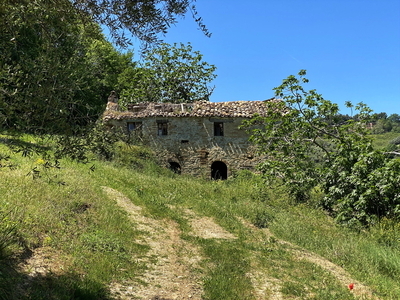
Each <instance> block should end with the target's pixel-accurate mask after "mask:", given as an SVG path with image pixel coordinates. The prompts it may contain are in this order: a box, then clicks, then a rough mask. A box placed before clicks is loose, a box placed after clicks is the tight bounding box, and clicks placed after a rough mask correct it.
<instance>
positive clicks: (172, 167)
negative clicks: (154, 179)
mask: <svg viewBox="0 0 400 300" xmlns="http://www.w3.org/2000/svg"><path fill="white" fill-rule="evenodd" d="M169 169H170V170H171V171H172V172H174V173H176V174H181V165H180V164H178V163H177V162H174V161H170V162H169Z"/></svg>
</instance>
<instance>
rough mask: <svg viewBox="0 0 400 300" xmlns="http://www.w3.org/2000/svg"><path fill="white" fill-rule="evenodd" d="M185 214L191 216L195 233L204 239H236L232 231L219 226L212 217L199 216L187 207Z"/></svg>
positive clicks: (191, 223)
mask: <svg viewBox="0 0 400 300" xmlns="http://www.w3.org/2000/svg"><path fill="white" fill-rule="evenodd" d="M185 214H186V215H188V216H190V225H191V226H192V230H193V233H192V234H193V235H194V236H197V237H201V238H204V239H236V238H237V237H236V236H234V235H233V234H232V233H230V232H228V231H226V230H225V229H224V228H222V227H221V226H219V225H218V224H217V223H215V222H214V220H213V219H212V218H210V217H201V218H200V217H198V216H197V215H196V214H195V213H194V212H193V211H191V210H190V209H185Z"/></svg>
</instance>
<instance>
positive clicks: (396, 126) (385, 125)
mask: <svg viewBox="0 0 400 300" xmlns="http://www.w3.org/2000/svg"><path fill="white" fill-rule="evenodd" d="M359 119H360V116H359V115H358V114H356V115H354V116H349V115H343V114H338V115H337V120H338V121H339V122H341V123H343V124H344V123H346V121H349V120H354V121H358V120H359ZM368 128H369V129H371V133H373V134H382V133H385V132H399V133H400V115H399V114H391V115H389V116H388V114H387V113H385V112H381V113H374V114H371V116H370V118H369V124H368Z"/></svg>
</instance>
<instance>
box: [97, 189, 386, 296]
mask: <svg viewBox="0 0 400 300" xmlns="http://www.w3.org/2000/svg"><path fill="white" fill-rule="evenodd" d="M103 189H104V191H105V192H106V193H107V194H108V196H109V197H110V198H111V199H114V200H115V201H116V202H117V204H118V205H119V206H120V207H121V208H123V209H125V210H126V211H127V213H128V214H129V218H130V219H131V221H132V222H134V223H135V224H136V226H138V229H140V230H143V231H146V232H148V235H146V237H145V238H144V240H143V241H139V242H143V243H145V244H147V245H149V246H150V247H151V250H150V251H149V253H148V254H147V256H148V257H149V258H151V257H152V258H154V257H156V258H157V259H156V261H155V262H154V261H153V260H151V259H148V261H147V263H148V264H149V269H148V271H147V272H146V273H145V274H144V278H143V280H144V282H146V285H145V286H136V287H128V289H127V288H126V287H124V288H122V285H121V284H114V286H113V289H114V290H115V291H116V290H119V294H120V297H121V298H120V299H131V298H130V297H132V296H134V297H137V298H139V299H144V300H148V299H152V300H156V299H168V300H169V299H174V300H175V299H176V300H183V299H202V298H201V295H202V292H203V289H202V279H201V277H200V275H199V272H196V271H195V270H196V269H198V268H200V267H199V262H200V260H201V259H202V253H201V250H200V249H198V248H197V247H196V246H194V245H193V244H190V243H188V242H186V241H184V240H182V239H181V238H180V234H181V232H180V230H179V226H178V224H176V223H175V222H174V221H171V220H155V219H152V218H148V217H145V216H143V215H142V214H141V210H142V209H141V207H138V206H136V205H134V204H133V203H132V201H131V200H130V199H129V198H127V197H126V196H124V195H123V194H122V193H120V192H118V191H116V190H114V189H112V188H109V187H103ZM184 213H185V215H186V216H187V217H188V218H189V219H190V220H191V227H192V234H193V235H195V236H200V237H202V238H219V239H234V238H236V237H235V236H234V235H232V234H231V233H229V232H228V231H226V230H224V229H223V228H222V227H221V226H219V225H218V224H216V223H215V222H214V221H213V219H212V218H208V217H199V216H197V215H196V214H195V213H194V212H193V211H191V210H188V209H187V210H185V211H184ZM245 225H246V226H247V227H250V228H251V229H252V230H256V231H257V230H261V231H263V233H264V234H265V237H266V238H267V237H270V236H272V234H271V233H270V232H269V230H268V229H259V228H257V227H255V226H253V225H251V224H245ZM278 242H279V243H282V244H286V245H288V246H289V249H290V251H292V252H293V254H294V255H295V256H296V257H297V258H298V259H304V260H307V261H309V262H311V263H314V264H316V265H318V266H320V267H322V268H323V269H325V270H326V271H328V272H330V273H331V274H332V275H334V276H335V277H336V278H337V279H338V280H339V282H341V283H342V284H343V285H347V284H348V283H351V282H352V283H354V285H355V289H354V290H353V293H354V296H356V298H360V299H374V300H378V298H377V297H375V296H373V295H372V291H371V290H370V288H369V287H367V286H365V285H364V284H362V283H361V282H359V281H357V280H355V279H354V278H352V277H351V276H350V274H348V273H347V272H346V271H345V270H344V269H343V268H342V267H340V266H338V265H335V264H333V263H332V262H330V261H328V260H326V259H324V258H323V257H320V256H319V255H316V254H314V253H312V252H309V251H307V250H304V249H301V248H299V247H297V246H295V245H292V244H290V243H288V242H286V241H282V240H278ZM249 276H250V277H251V280H252V282H253V285H254V294H255V296H256V297H258V299H266V298H265V295H268V299H284V298H283V296H282V294H281V293H280V291H279V290H280V285H281V282H279V280H277V279H274V278H268V277H265V276H263V274H262V272H259V271H257V270H255V271H254V272H252V273H251V274H250V273H249ZM123 290H125V291H128V292H125V293H124V292H123Z"/></svg>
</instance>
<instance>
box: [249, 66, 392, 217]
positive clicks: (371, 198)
mask: <svg viewBox="0 0 400 300" xmlns="http://www.w3.org/2000/svg"><path fill="white" fill-rule="evenodd" d="M305 75H306V71H305V70H302V71H300V72H299V76H298V77H296V76H293V75H291V76H289V77H288V78H287V79H285V80H283V83H282V85H280V86H279V87H277V88H275V89H274V90H275V94H276V97H277V98H279V99H282V101H278V102H276V101H274V102H269V103H267V104H266V105H267V106H268V108H269V115H268V116H267V117H260V116H256V117H255V118H253V119H252V120H251V121H249V122H247V123H246V124H245V126H253V125H257V128H256V129H252V136H251V140H252V141H253V142H254V143H255V144H257V145H258V146H259V150H260V151H261V153H263V154H265V155H266V156H267V159H266V160H265V162H263V163H262V164H261V166H260V168H261V170H262V171H263V173H264V175H266V177H267V178H268V179H275V178H276V177H278V178H280V179H281V180H282V183H283V185H284V186H285V187H286V189H287V190H288V192H289V193H290V194H291V195H292V196H293V198H295V199H296V200H297V201H307V200H308V198H309V195H310V192H311V190H312V189H313V188H315V187H319V188H321V189H322V191H323V192H324V194H325V197H324V199H323V200H322V201H321V203H320V205H321V206H322V207H323V208H325V209H326V210H328V211H329V212H330V213H332V214H333V215H334V216H335V217H336V219H337V220H338V221H339V222H343V223H347V224H350V225H352V224H358V223H361V224H370V223H373V222H374V221H375V220H376V219H379V218H382V217H395V218H399V217H400V192H399V190H398V186H399V184H400V160H392V159H390V158H389V156H388V155H387V154H385V153H384V152H382V151H378V150H374V149H373V147H372V144H371V138H370V137H369V136H368V130H367V126H366V124H367V123H368V121H369V119H370V116H371V110H370V109H369V108H368V107H367V106H366V105H364V104H363V103H359V104H358V105H356V106H355V110H356V111H357V112H358V114H357V118H356V119H350V120H347V121H343V119H342V118H341V117H339V114H338V112H339V107H338V105H337V104H334V103H332V102H331V101H329V100H326V99H324V98H323V97H322V95H321V94H318V93H317V92H316V90H310V91H306V90H305V89H304V88H303V86H302V85H303V84H305V83H308V79H306V78H305V77H304V76H305ZM346 105H347V106H348V107H353V105H352V104H351V103H350V102H347V103H346Z"/></svg>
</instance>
